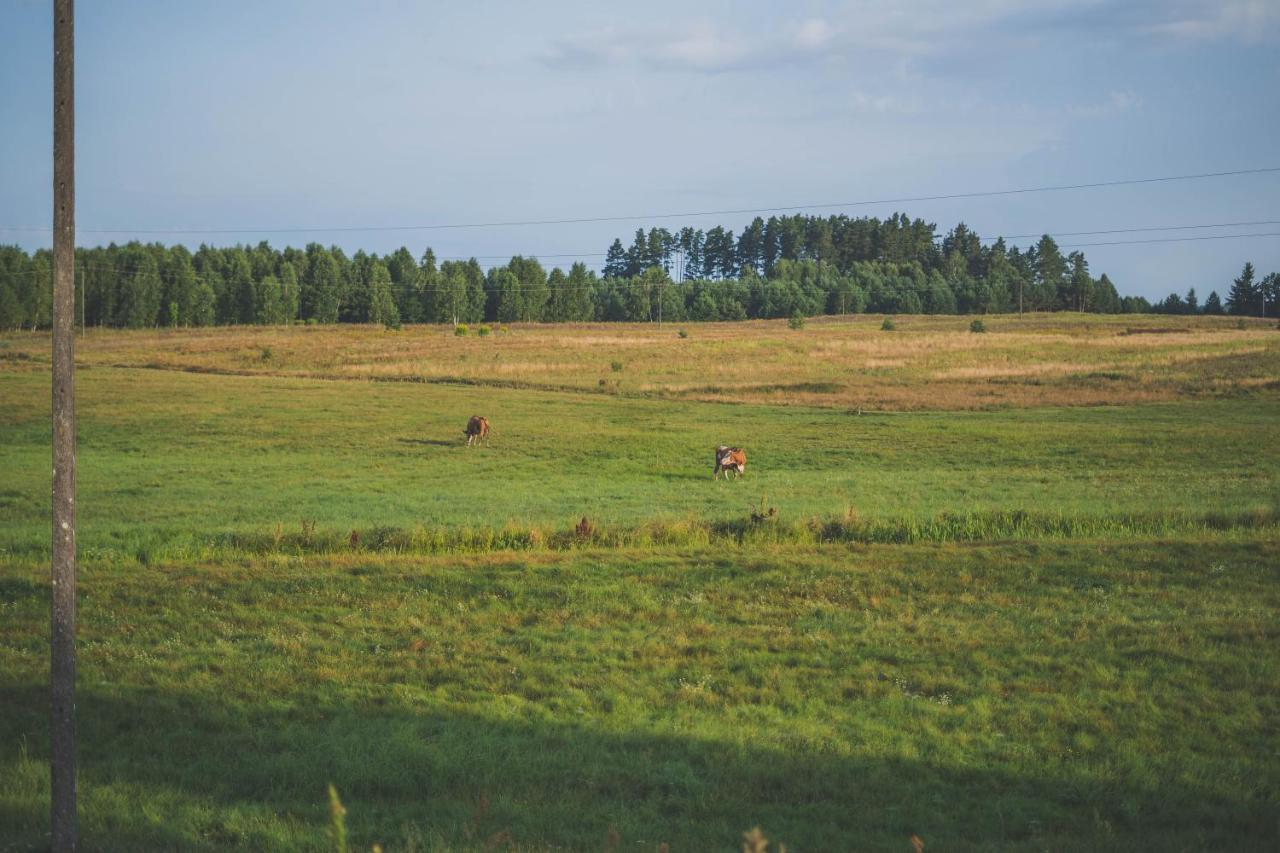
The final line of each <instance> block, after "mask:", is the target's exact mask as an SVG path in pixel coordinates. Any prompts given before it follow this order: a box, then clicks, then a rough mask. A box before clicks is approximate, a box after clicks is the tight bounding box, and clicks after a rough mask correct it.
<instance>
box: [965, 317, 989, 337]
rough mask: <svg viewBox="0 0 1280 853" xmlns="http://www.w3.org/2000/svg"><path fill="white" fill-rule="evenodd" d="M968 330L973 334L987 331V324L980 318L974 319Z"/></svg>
mask: <svg viewBox="0 0 1280 853" xmlns="http://www.w3.org/2000/svg"><path fill="white" fill-rule="evenodd" d="M969 331H971V332H973V333H974V334H975V335H976V334H982V333H984V332H986V331H987V324H986V323H984V322H982V321H981V320H974V321H973V322H972V323H970V324H969Z"/></svg>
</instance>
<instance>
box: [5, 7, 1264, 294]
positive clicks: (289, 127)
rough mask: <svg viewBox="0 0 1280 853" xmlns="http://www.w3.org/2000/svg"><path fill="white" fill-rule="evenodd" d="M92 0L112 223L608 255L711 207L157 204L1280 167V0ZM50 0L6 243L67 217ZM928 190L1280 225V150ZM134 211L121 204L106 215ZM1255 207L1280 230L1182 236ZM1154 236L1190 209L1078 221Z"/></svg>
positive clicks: (770, 197)
mask: <svg viewBox="0 0 1280 853" xmlns="http://www.w3.org/2000/svg"><path fill="white" fill-rule="evenodd" d="M76 14H77V34H76V35H77V53H78V56H77V86H78V89H77V132H78V137H77V147H78V150H77V168H78V173H77V192H78V213H77V216H78V224H79V226H80V227H81V229H84V230H82V233H81V236H80V242H81V243H83V244H89V245H92V244H96V243H103V242H107V241H109V240H112V239H114V240H116V241H117V242H122V241H124V240H127V239H130V238H131V237H134V236H136V237H138V238H140V239H144V240H148V239H159V240H162V241H164V242H186V243H187V244H188V245H192V246H194V245H197V244H198V243H199V242H201V241H206V242H211V243H234V242H237V241H241V242H255V243H256V242H257V241H258V240H261V239H267V240H270V241H271V242H272V243H273V244H275V245H286V244H290V243H292V244H295V245H301V244H303V243H305V242H309V241H311V240H318V241H320V242H324V243H337V244H339V245H341V246H343V247H345V248H347V249H348V250H354V249H357V248H365V249H367V250H370V251H378V252H386V251H389V250H392V249H394V248H395V247H397V246H399V245H401V244H404V245H407V246H409V248H410V249H411V250H412V251H413V252H414V253H415V254H420V253H421V251H422V250H423V249H424V248H425V247H426V246H428V245H430V246H432V247H434V248H435V250H436V252H437V254H438V255H441V256H470V255H473V254H474V255H478V256H482V257H487V256H509V255H511V254H514V253H523V254H537V255H543V256H546V255H551V254H566V253H593V252H595V253H602V252H604V250H605V249H606V248H607V245H608V243H609V242H610V241H611V240H612V238H613V237H614V236H621V237H623V240H624V242H629V235H630V234H631V233H632V232H633V231H634V230H635V228H637V227H641V226H643V227H648V226H650V225H666V226H668V227H674V226H676V225H679V224H685V223H684V222H678V221H670V220H662V221H656V220H654V221H648V220H643V219H642V220H638V221H635V222H610V223H594V224H574V225H560V226H538V227H523V228H517V227H502V228H489V229H467V230H447V231H392V232H386V231H368V232H323V231H316V232H314V233H292V234H288V233H280V232H272V231H269V230H268V231H263V232H254V233H242V234H209V235H198V234H187V235H173V234H155V233H151V234H148V233H143V232H142V231H133V230H131V229H172V228H282V227H312V226H386V225H421V224H434V223H458V222H476V221H494V220H513V219H530V218H532V219H549V218H578V217H591V216H612V215H631V214H644V213H663V212H675V211H682V210H715V209H725V208H755V207H772V206H783V205H805V204H818V203H831V202H843V201H855V200H862V199H875V198H884V197H901V196H916V195H932V194H942V193H952V192H969V191H975V190H993V189H996V190H998V189H1008V188H1016V187H1027V186H1040V185H1046V184H1059V183H1076V182H1089V181H1106V180H1116V179H1126V178H1141V177H1151V176H1160V175H1174V174H1188V173H1199V172H1213V171H1222V170H1230V169H1245V168H1258V167H1268V166H1280V148H1278V147H1277V145H1276V140H1277V139H1278V138H1280V94H1278V93H1280V50H1278V49H1277V48H1278V47H1280V2H1278V0H1221V2H1199V0H1169V2H1152V1H1151V0H1130V2H1117V1H1116V0H1079V2H1068V0H1060V2H1042V3H1017V2H1008V0H973V2H969V3H954V2H945V0H920V2H894V3H888V2H886V3H873V2H810V0H798V2H790V3H771V4H764V3H754V4H750V3H742V2H738V3H729V2H711V3H696V2H678V3H677V2H648V3H644V4H625V5H618V6H615V5H614V4H602V3H593V2H581V3H578V2H551V0H548V2H542V3H527V2H525V3H519V2H497V0H489V2H482V3H449V4H446V3H435V4H415V3H404V2H380V3H376V2H370V3H337V2H334V3H328V2H305V3H304V2H296V3H295V2H271V3H260V2H255V3H240V2H221V3H209V2H206V3H194V2H181V3H172V2H145V0H137V2H128V3H107V2H92V0H80V2H78V3H77V9H76ZM50 19H51V13H50V4H49V3H48V2H37V0H4V2H0V115H2V116H4V122H3V132H0V242H16V243H19V244H21V245H23V246H26V247H28V248H33V247H35V246H39V245H47V244H48V239H49V238H48V234H47V232H32V231H20V230H4V229H5V228H6V227H9V228H12V227H14V226H46V225H48V223H49V221H50V218H51V213H50V211H51V207H50V197H49V196H50V184H51V180H52V177H51V175H52V166H51V156H50V146H51V138H52V134H51V121H52V118H51V115H52V112H51V106H50V102H51V85H52V83H51V80H52V77H51V64H52V50H51V40H52V35H51V20H50ZM899 207H902V208H903V209H905V210H906V212H908V213H909V214H911V215H913V216H920V217H923V218H925V219H927V220H929V221H933V222H937V223H938V225H939V231H940V232H942V231H945V230H946V229H947V228H949V227H951V226H952V225H953V224H955V223H956V222H958V221H961V220H963V221H965V222H966V223H968V224H969V225H970V226H971V227H972V228H974V229H975V230H976V231H978V233H980V234H983V235H987V234H1002V233H1003V234H1027V233H1041V232H1049V233H1056V232H1072V231H1077V232H1078V231H1090V230H1102V229H1109V228H1127V227H1140V226H1155V225H1160V226H1164V225H1199V224H1206V223H1219V222H1241V221H1257V220H1280V173H1271V174H1267V175H1252V176H1242V177H1233V178H1224V179H1216V180H1203V181H1192V182H1186V183H1170V184H1154V185H1144V186H1136V187H1120V188H1110V189H1096V190H1088V191H1072V192H1059V193H1045V194H1035V195H1023V196H1015V197H1000V198H986V199H968V200H953V201H945V202H944V201H938V202H917V203H912V204H909V205H900V206H899ZM893 209H894V206H892V205H888V206H879V207H855V208H850V209H849V210H848V212H849V213H851V214H853V215H863V214H874V215H887V214H888V213H890V212H892V210H893ZM823 212H830V211H823ZM749 219H750V217H749V216H746V215H735V216H725V217H701V218H691V219H690V220H688V224H694V225H698V226H701V227H711V226H713V225H716V224H722V225H725V226H727V227H732V228H734V229H735V230H736V229H738V228H740V227H741V226H742V225H743V224H745V223H746V222H747V221H748V220H749ZM107 228H111V229H122V230H121V231H120V232H119V233H112V234H101V233H90V232H89V231H88V229H107ZM1250 231H1253V232H1266V231H1272V232H1275V231H1280V226H1261V227H1253V228H1249V227H1237V228H1224V229H1206V230H1203V231H1195V232H1180V233H1182V234H1195V235H1210V234H1224V233H1243V232H1250ZM1177 233H1179V232H1174V233H1173V234H1171V235H1170V236H1176V235H1177ZM1142 236H1161V235H1159V234H1154V235H1128V236H1127V237H1125V236H1121V237H1112V238H1106V237H1095V238H1089V237H1077V238H1065V237H1064V238H1062V239H1060V242H1061V243H1063V244H1064V245H1072V244H1075V243H1083V242H1100V241H1104V240H1107V239H1126V238H1127V239H1133V238H1136V237H1142ZM1021 242H1028V241H1021ZM1085 251H1086V253H1087V254H1088V257H1089V259H1090V265H1091V268H1092V269H1093V272H1094V273H1095V275H1096V274H1099V273H1101V272H1106V273H1108V274H1109V275H1110V276H1111V277H1112V279H1113V280H1114V281H1115V282H1116V284H1117V286H1118V287H1119V289H1120V291H1121V292H1122V293H1128V294H1140V295H1145V296H1148V297H1157V296H1163V295H1164V294H1167V293H1168V292H1170V291H1171V290H1177V291H1179V292H1185V291H1186V289H1187V288H1189V287H1195V288H1196V289H1197V291H1198V292H1199V293H1200V294H1201V296H1202V297H1203V296H1204V295H1205V294H1207V293H1208V291H1209V290H1211V289H1215V288H1216V289H1218V290H1219V292H1225V289H1226V287H1227V285H1228V284H1229V282H1230V279H1231V277H1232V276H1234V275H1235V274H1237V273H1238V271H1239V268H1240V266H1241V265H1242V263H1243V262H1244V261H1245V260H1247V259H1251V260H1252V261H1253V262H1254V263H1255V265H1256V266H1258V267H1259V268H1260V269H1261V270H1263V271H1270V270H1280V238H1275V237H1273V238H1258V239H1253V240H1212V241H1202V242H1194V243H1180V244H1178V243H1174V244H1148V245H1127V246H1096V247H1091V248H1086V249H1085ZM584 260H587V261H589V262H597V261H598V260H599V259H597V258H590V257H588V258H584ZM553 262H554V261H551V260H549V261H548V263H553ZM563 262H564V261H562V263H563Z"/></svg>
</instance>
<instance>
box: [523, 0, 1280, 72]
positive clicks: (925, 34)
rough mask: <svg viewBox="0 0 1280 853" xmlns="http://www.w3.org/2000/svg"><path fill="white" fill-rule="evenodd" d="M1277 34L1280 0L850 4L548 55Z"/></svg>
mask: <svg viewBox="0 0 1280 853" xmlns="http://www.w3.org/2000/svg"><path fill="white" fill-rule="evenodd" d="M1277 31H1280V0H1172V2H1170V0H1046V1H1045V2H1038V3H1034V4H1028V3H1026V2H1024V0H971V2H968V3H956V2H954V0H913V2H906V1H904V2H893V3H889V2H878V1H877V0H851V2H848V3H846V4H845V5H843V6H842V7H841V8H840V9H839V10H838V11H837V12H833V13H832V14H829V15H828V16H827V17H821V18H819V17H811V18H804V19H800V20H796V21H788V19H787V17H786V15H785V13H784V14H782V15H780V16H779V17H778V19H776V20H774V21H767V22H765V23H763V24H762V25H758V26H757V28H756V29H755V30H743V29H739V28H735V27H732V26H726V25H722V24H719V23H715V22H712V21H709V20H693V21H687V22H685V23H673V24H669V25H664V26H656V27H628V28H610V29H605V30H598V31H594V32H586V33H580V34H576V35H569V36H565V37H561V38H559V39H557V40H555V41H554V42H553V43H552V44H551V45H550V47H549V48H548V49H547V50H546V51H545V52H544V53H543V54H542V57H541V58H542V60H543V61H544V62H545V63H546V64H548V65H551V66H553V67H581V66H584V65H594V66H604V65H621V64H638V65H644V66H647V67H650V68H655V69H663V70H671V71H693V72H723V71H731V70H750V69H754V68H762V67H768V66H773V65H778V64H781V63H797V62H817V61H822V60H824V59H828V58H831V57H846V58H848V57H858V56H862V57H865V56H867V55H868V54H869V53H870V54H878V55H881V57H882V58H883V55H885V54H890V55H892V58H893V61H898V62H901V61H905V60H909V59H910V58H912V57H916V58H921V57H928V56H956V55H964V54H972V53H973V52H975V51H979V52H984V51H996V50H1008V49H1016V48H1018V47H1020V46H1021V47H1029V46H1034V45H1037V44H1042V43H1044V42H1046V41H1049V40H1055V39H1060V38H1062V37H1063V36H1064V35H1065V34H1069V33H1080V32H1085V33H1088V34H1089V35H1090V36H1091V37H1094V38H1102V39H1125V38H1132V37H1135V36H1136V37H1148V38H1152V37H1154V38H1163V39H1173V40H1177V41H1186V40H1210V39H1212V40H1225V39H1231V40H1244V41H1259V40H1263V39H1266V38H1269V37H1271V36H1273V35H1275V34H1276V33H1277Z"/></svg>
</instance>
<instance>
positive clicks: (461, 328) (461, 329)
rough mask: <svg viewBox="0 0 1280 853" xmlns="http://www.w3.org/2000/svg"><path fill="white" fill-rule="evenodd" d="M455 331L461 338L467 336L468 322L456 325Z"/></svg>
mask: <svg viewBox="0 0 1280 853" xmlns="http://www.w3.org/2000/svg"><path fill="white" fill-rule="evenodd" d="M453 333H454V334H455V335H457V336H458V337H460V338H465V337H466V336H467V324H466V323H459V324H458V325H456V326H454V327H453Z"/></svg>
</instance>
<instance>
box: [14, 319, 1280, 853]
mask: <svg viewBox="0 0 1280 853" xmlns="http://www.w3.org/2000/svg"><path fill="white" fill-rule="evenodd" d="M880 319H881V318H866V317H858V318H853V319H849V320H843V319H835V318H832V319H828V320H824V321H815V322H811V323H810V324H809V325H808V326H807V327H806V328H805V329H802V330H792V329H788V328H787V326H786V324H785V323H772V322H759V323H755V322H753V323H743V324H705V325H702V324H693V325H689V326H687V327H685V330H686V336H685V337H680V336H679V335H678V330H677V328H676V327H670V328H667V327H664V328H662V329H657V328H655V327H653V326H628V325H614V324H610V325H596V326H582V327H534V326H530V327H511V328H508V329H505V330H503V331H500V332H495V333H493V334H490V335H488V336H486V337H483V338H480V337H476V336H475V335H474V333H473V334H472V335H470V336H467V337H457V336H454V335H453V334H452V333H451V332H450V331H449V330H447V329H440V328H435V327H425V328H424V327H419V328H407V329H405V330H403V331H401V332H398V333H395V332H384V331H383V330H381V329H372V328H320V327H295V328H288V329H285V328H274V329H251V328H233V329H216V330H196V331H165V330H162V331H147V332H123V331H120V332H113V331H100V330H90V331H89V333H88V335H87V336H86V337H85V338H84V339H83V340H82V341H80V342H79V344H78V347H79V348H78V351H77V358H78V361H79V363H80V364H81V368H82V369H81V371H80V373H79V375H78V379H77V382H78V386H77V390H78V414H79V419H80V423H79V447H78V464H79V473H78V477H79V484H78V485H79V501H78V512H79V531H78V533H79V546H80V554H81V559H80V586H79V595H80V604H79V620H80V647H79V648H80V671H79V679H80V680H79V690H80V693H79V696H80V699H79V706H78V712H79V720H80V737H81V747H80V762H81V763H80V791H81V826H82V835H83V837H84V842H85V846H86V847H87V848H88V849H109V850H138V849H183V850H220V849H228V848H235V849H245V850H294V849H308V850H317V849H326V848H329V847H330V846H331V839H330V837H329V835H328V834H327V825H328V804H327V794H326V787H327V785H328V784H329V783H333V784H335V785H336V787H337V789H338V790H339V792H340V793H341V795H342V798H343V801H344V803H345V805H346V808H347V810H348V816H347V822H348V826H349V829H350V833H351V839H352V845H353V848H354V849H364V850H367V849H369V848H370V845H372V844H374V843H380V844H381V845H382V846H383V848H384V849H386V850H413V849H417V850H482V849H515V850H549V849H572V850H601V849H619V850H624V849H626V850H632V849H634V850H657V849H658V847H659V845H660V844H663V843H666V844H669V845H670V849H671V850H712V849H723V850H731V849H736V848H737V846H738V845H739V844H740V839H741V833H742V832H743V831H744V830H747V829H749V828H751V827H753V826H756V825H759V826H760V827H762V829H763V831H764V832H765V834H766V835H768V836H769V837H770V838H772V839H775V840H776V841H781V842H784V843H786V844H787V848H788V849H789V850H792V851H810V850H909V849H910V844H909V843H908V839H909V838H910V836H911V835H912V834H915V835H918V836H919V837H920V838H922V839H924V841H925V843H926V845H927V847H926V849H962V850H963V849H973V850H985V849H1011V850H1099V849H1104V850H1106V849H1112V850H1130V849H1159V850H1166V849H1177V850H1184V849H1185V850H1201V849H1226V848H1230V849H1237V850H1267V849H1274V848H1275V846H1276V845H1277V844H1280V818H1278V817H1277V815H1278V814H1280V763H1278V762H1277V760H1276V756H1277V754H1278V750H1280V724H1277V720H1280V691H1277V689H1276V687H1275V685H1276V684H1280V648H1278V645H1277V640H1278V638H1280V633H1278V632H1277V629H1276V626H1277V624H1280V586H1278V585H1277V581H1278V580H1280V547H1278V546H1277V542H1280V476H1278V475H1280V454H1277V453H1275V450H1274V448H1275V446H1276V441H1277V439H1278V438H1280V427H1277V424H1278V423H1280V332H1277V331H1276V330H1275V328H1274V327H1273V326H1272V325H1269V324H1262V323H1253V324H1250V325H1246V327H1245V328H1243V329H1242V328H1238V327H1237V325H1236V323H1235V320H1234V319H1231V320H1223V321H1219V320H1214V319H1211V318H1182V317H1177V318H1169V317H1146V318H1142V317H1121V318H1093V317H1083V316H1075V317H1071V316H1068V317H1057V316H1052V317H1046V316H1039V317H1027V318H1024V319H1021V320H1019V319H1018V318H1016V317H996V318H988V321H987V328H988V329H989V330H990V331H989V332H988V333H987V334H985V335H984V334H970V333H969V332H968V330H967V329H968V324H967V320H965V319H963V318H954V317H949V318H921V317H906V318H897V327H898V328H897V331H894V332H881V331H880V330H879V326H880ZM615 363H616V367H615ZM370 380H383V381H370ZM48 409H49V379H48V340H47V336H41V335H37V334H10V335H7V336H5V337H3V338H0V850H9V849H12V850H27V849H40V848H41V846H42V845H47V838H48V836H47V825H48V817H47V797H48V791H47V785H48V782H47V773H48V767H47V756H48V730H47V720H46V717H47V711H46V708H47V701H46V698H45V691H46V687H45V684H46V682H47V677H48V652H47V648H48V600H49V597H48V589H47V576H48V569H47V559H48V542H47V540H48V523H49V522H48V489H49V484H48V467H49V453H50V451H49V435H50V430H49V424H48ZM473 413H479V414H485V415H487V416H488V417H489V418H490V420H491V422H492V423H493V427H494V434H493V436H492V438H491V440H490V442H489V444H488V445H487V446H482V447H478V448H466V447H464V446H463V437H462V434H461V430H462V427H463V425H464V424H465V422H466V419H467V417H468V416H469V415H471V414H473ZM720 443H731V444H740V445H742V446H744V447H745V448H746V449H747V452H748V465H747V473H746V476H745V477H744V478H743V479H741V480H738V481H733V482H723V481H721V482H713V481H712V479H711V462H712V459H711V457H712V453H711V450H712V448H714V446H715V445H717V444H720ZM583 518H585V519H586V520H587V523H586V524H585V525H583V524H582V523H581V522H582V519H583Z"/></svg>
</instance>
